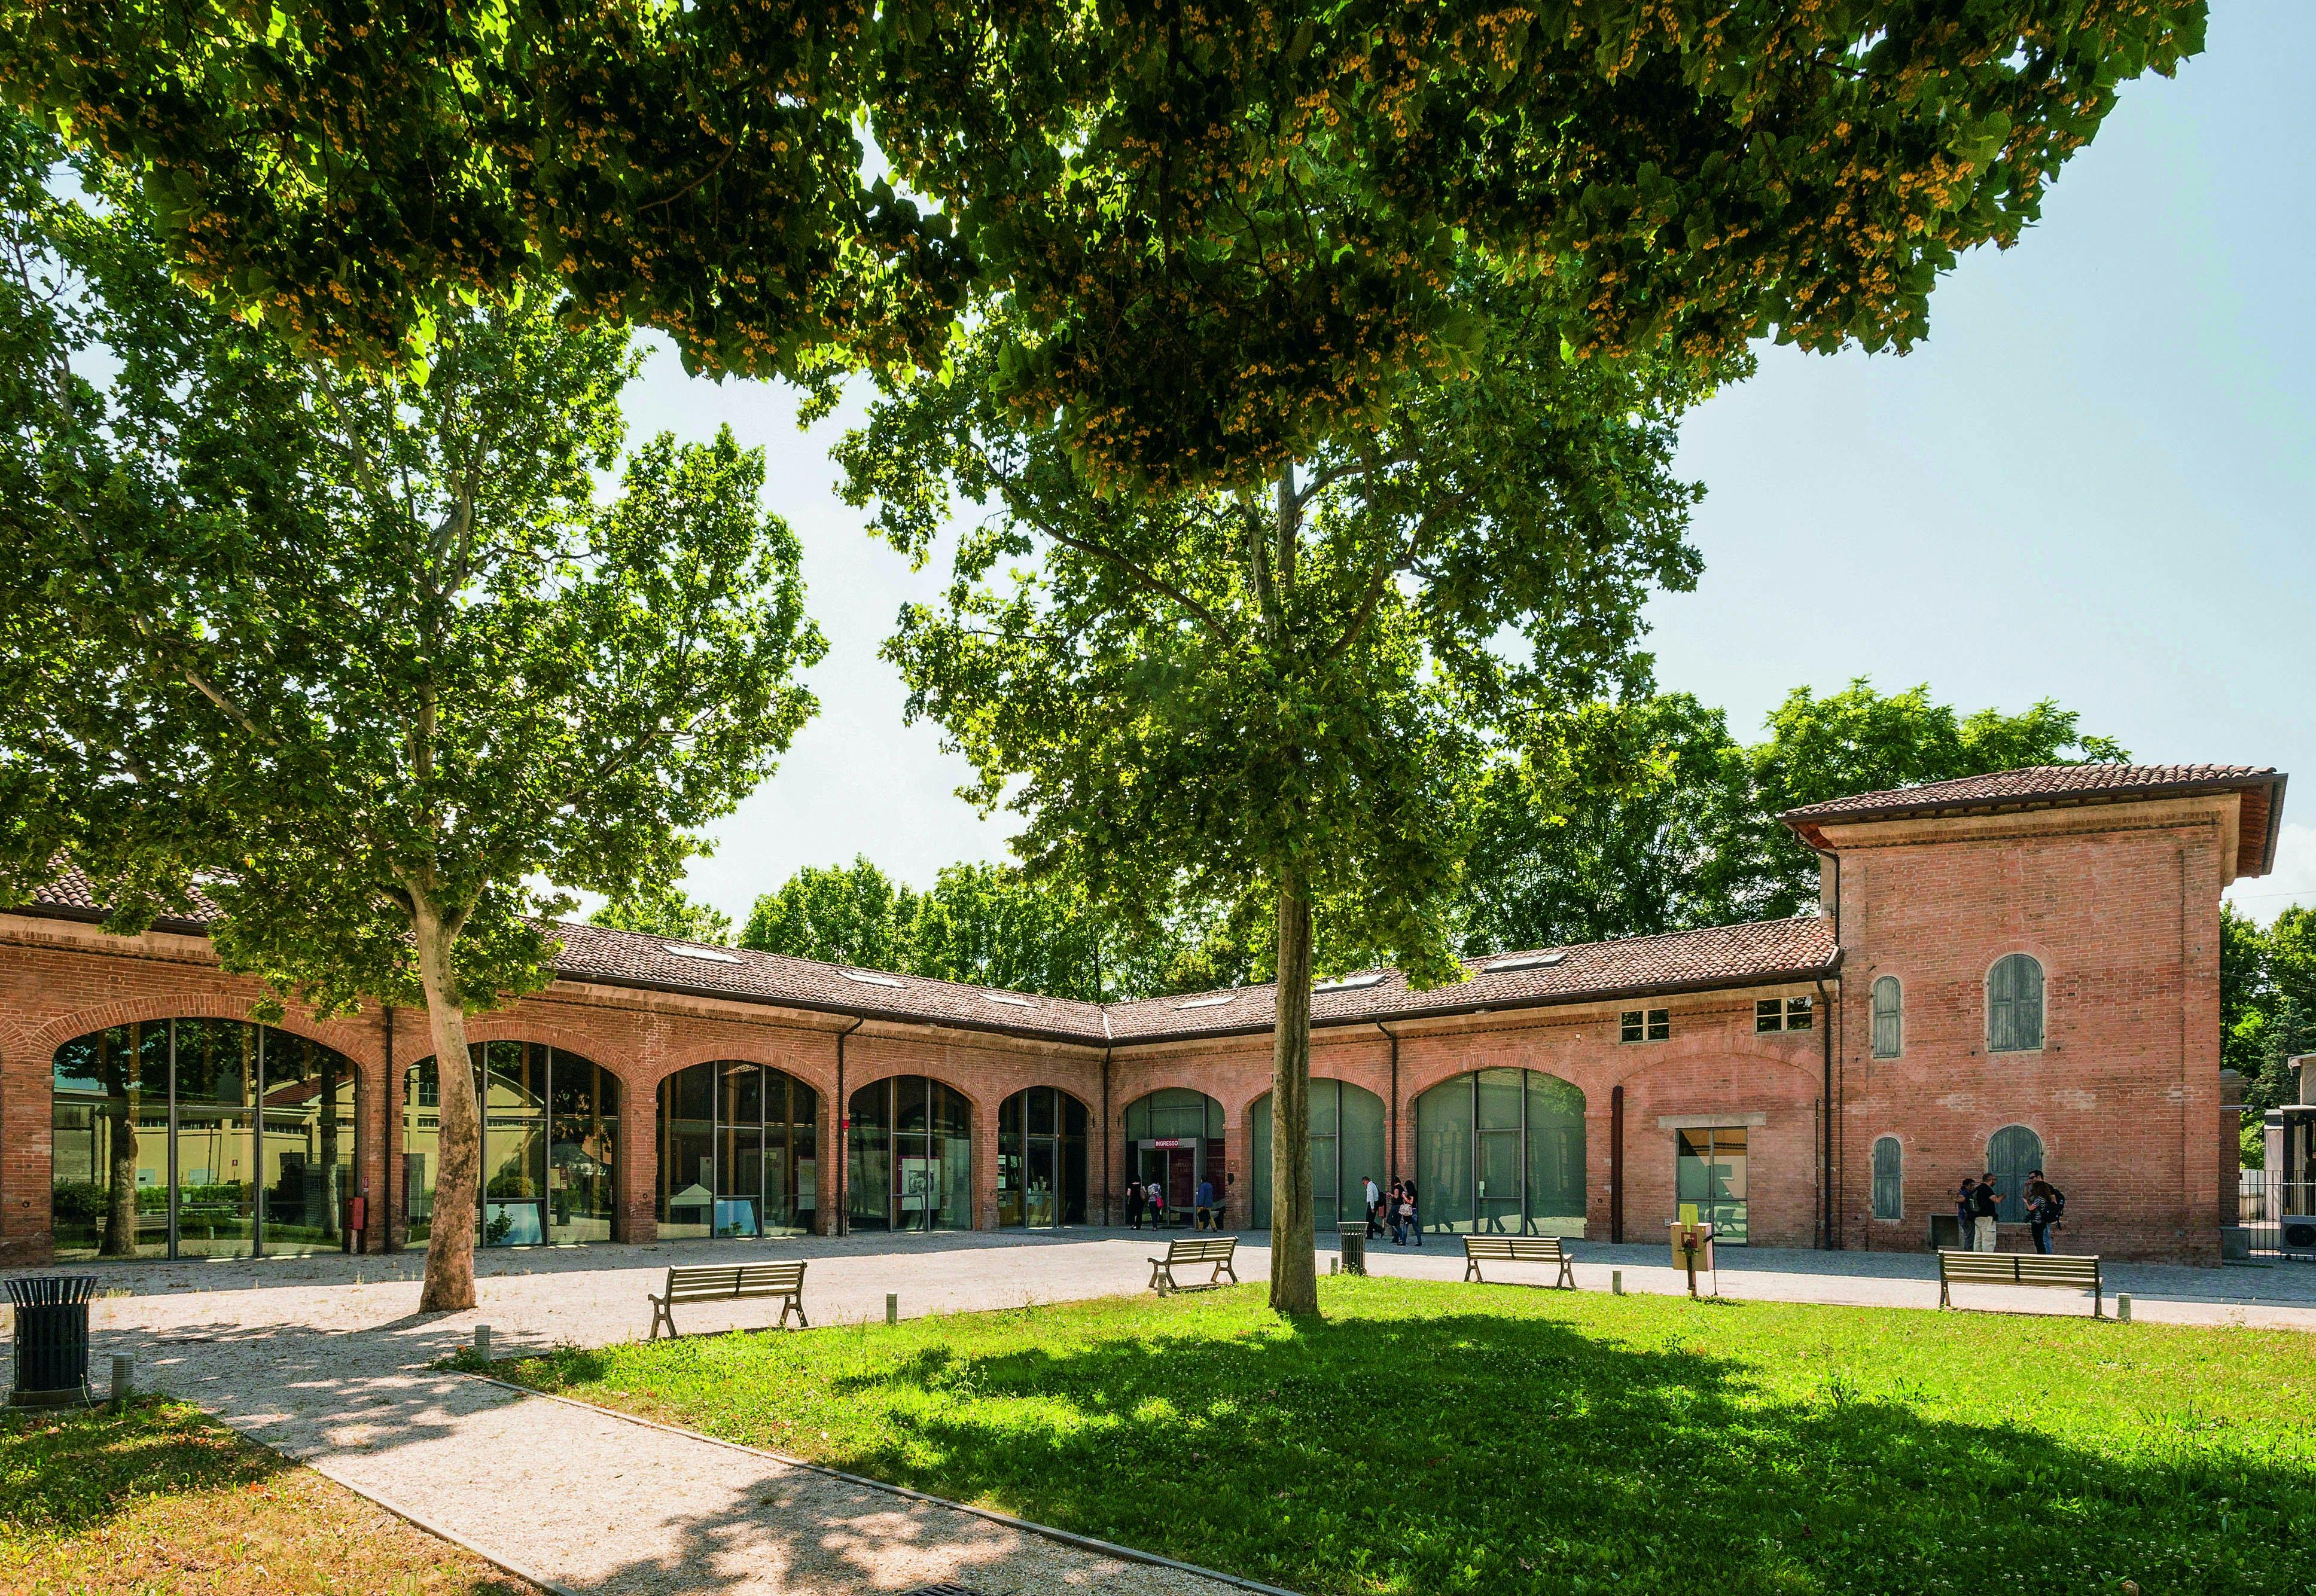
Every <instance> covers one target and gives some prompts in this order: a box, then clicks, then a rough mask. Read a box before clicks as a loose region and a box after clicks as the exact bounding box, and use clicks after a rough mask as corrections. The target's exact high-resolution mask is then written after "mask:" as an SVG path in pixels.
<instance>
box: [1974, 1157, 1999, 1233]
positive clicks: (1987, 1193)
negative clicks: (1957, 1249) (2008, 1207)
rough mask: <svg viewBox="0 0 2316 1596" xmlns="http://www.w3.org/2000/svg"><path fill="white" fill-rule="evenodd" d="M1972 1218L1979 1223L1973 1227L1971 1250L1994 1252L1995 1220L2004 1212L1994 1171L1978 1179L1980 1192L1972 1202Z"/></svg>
mask: <svg viewBox="0 0 2316 1596" xmlns="http://www.w3.org/2000/svg"><path fill="white" fill-rule="evenodd" d="M1970 1211H1971V1217H1972V1218H1973V1219H1976V1220H1977V1221H1978V1222H1977V1224H1976V1225H1975V1226H1974V1227H1973V1231H1974V1234H1973V1236H1972V1237H1971V1250H1972V1251H1973V1252H1979V1253H1991V1252H1992V1251H1993V1250H1994V1219H1995V1216H1996V1215H1998V1214H2000V1212H2001V1211H2002V1193H2000V1192H1998V1191H1996V1190H1995V1189H1994V1171H1992V1170H1991V1169H1990V1170H1988V1171H1987V1172H1986V1173H1985V1174H1984V1175H1980V1176H1979V1177H1978V1190H1977V1192H1975V1193H1973V1195H1972V1197H1971V1200H1970Z"/></svg>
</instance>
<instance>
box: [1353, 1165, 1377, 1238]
mask: <svg viewBox="0 0 2316 1596" xmlns="http://www.w3.org/2000/svg"><path fill="white" fill-rule="evenodd" d="M1359 1184H1360V1185H1361V1187H1363V1188H1364V1189H1365V1190H1366V1192H1367V1235H1368V1236H1370V1237H1376V1236H1381V1235H1382V1234H1383V1227H1382V1226H1381V1225H1379V1224H1377V1223H1376V1220H1377V1219H1380V1218H1381V1217H1382V1214H1383V1192H1382V1189H1381V1188H1380V1187H1378V1186H1377V1185H1376V1178H1375V1176H1373V1175H1369V1176H1367V1179H1366V1180H1364V1181H1361V1182H1360V1183H1359Z"/></svg>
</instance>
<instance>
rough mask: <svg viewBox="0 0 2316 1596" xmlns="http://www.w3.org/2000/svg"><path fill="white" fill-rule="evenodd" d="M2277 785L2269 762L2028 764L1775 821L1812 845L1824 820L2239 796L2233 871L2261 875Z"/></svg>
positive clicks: (2275, 815) (2278, 814)
mask: <svg viewBox="0 0 2316 1596" xmlns="http://www.w3.org/2000/svg"><path fill="white" fill-rule="evenodd" d="M2284 784H2285V777H2284V775H2283V773H2282V772H2280V771H2278V770H2277V769H2276V767H2274V766H2270V765H2029V766H2024V767H2020V768H2018V769H2016V770H1996V771H1991V772H1989V773H1988V774H1986V775H1984V776H1959V777H1956V778H1955V780H1953V781H1942V782H1925V783H1923V784H1922V785H1920V786H1913V787H1894V788H1892V789H1891V790H1889V791H1887V792H1883V793H1857V794H1851V795H1850V796H1848V797H1847V798H1830V799H1828V800H1826V801H1825V802H1822V803H1806V804H1804V805H1803V806H1802V807H1800V808H1799V809H1789V810H1787V811H1786V812H1785V813H1784V814H1783V815H1781V816H1779V817H1778V818H1779V819H1780V820H1784V821H1785V822H1786V825H1788V826H1790V827H1792V828H1793V829H1795V831H1798V832H1800V833H1802V834H1803V835H1804V837H1808V838H1811V840H1813V841H1814V840H1817V838H1814V837H1813V836H1812V833H1813V832H1814V831H1815V829H1816V828H1817V827H1818V826H1819V825H1820V824H1822V823H1824V822H1828V821H1832V822H1841V821H1852V820H1898V819H1903V818H1913V817H1921V816H1929V815H1936V814H1946V813H1958V812H1964V811H1973V810H1994V811H2000V810H2017V809H2042V808H2049V807H2053V806H2054V805H2058V804H2071V803H2116V802H2130V801H2132V800H2134V799H2139V800H2148V799H2157V798H2184V797H2193V796H2196V795H2200V794H2207V793H2240V794H2243V795H2244V800H2245V802H2244V810H2243V823H2242V826H2241V828H2240V830H2241V837H2240V844H2239V847H2238V858H2237V865H2236V873H2238V874H2240V875H2265V874H2267V872H2268V871H2269V870H2271V869H2272V868H2274V867H2275V864H2276V833H2277V830H2278V828H2279V824H2280V822H2281V821H2282V819H2283V814H2284V806H2283V797H2284Z"/></svg>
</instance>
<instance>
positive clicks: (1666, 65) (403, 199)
mask: <svg viewBox="0 0 2316 1596" xmlns="http://www.w3.org/2000/svg"><path fill="white" fill-rule="evenodd" d="M2204 21H2205V6H2204V4H2203V0H2089V3H2087V4H2080V5H2074V6H2070V7H2066V8H2063V10H2058V9H2054V8H2052V7H2046V6H2031V5H2016V6H2001V5H1971V6H1951V5H1949V6H1924V5H1920V4H1911V3H1909V0H1858V3H1857V4H1846V5H1837V6H1816V7H1804V8H1795V7H1781V6H1771V5H1741V4H1732V3H1731V0H1663V3H1661V4H1651V5H1647V6H1630V5H1590V6H1576V5H1553V6H1547V7H1544V8H1530V9H1527V10H1519V9H1514V10H1506V9H1505V8H1503V7H1501V6H1499V5H1495V4H1490V3H1489V0H1439V4H1430V5H1426V6H1423V7H1421V8H1411V7H1408V6H1406V5H1403V4H1398V3H1397V0H1351V3H1349V4H1345V3H1343V0H1326V3H1325V4H1321V3H1319V0H1293V3H1288V4H1260V5H1257V4H1246V3H1244V0H1225V3H1223V4H1212V5H1207V6H1203V7H1185V6H1179V5H1150V6H1118V7H1108V8H1096V9H1094V10H1091V11H1089V10H1086V9H1084V8H1076V7H1016V8H1011V9H1009V10H1007V11H1005V12H1003V13H988V12H984V11H983V10H980V9H976V8H973V7H958V6H949V5H940V4H932V3H931V0H897V3H895V4H881V5H872V4H867V3H866V0H693V3H690V4H681V5H677V4H654V3H651V0H625V3H622V4H613V5H608V6H600V7H583V8H574V7H566V6H553V5H548V4H543V3H542V0H506V3H504V4H494V5H489V6H481V7H443V6H441V5H432V4H398V3H392V0H389V3H386V4H374V5H369V6H365V7H362V8H361V9H360V10H359V11H358V12H354V11H347V10H345V9H343V8H341V7H339V6H337V5H334V4H323V3H322V0H282V3H281V4H272V5H268V6H264V7H255V6H241V5H207V6H196V7H187V6H183V5H179V4H167V3H165V0H107V3H106V4H92V3H90V0H58V3H51V4H15V5H12V6H9V7H7V8H6V9H5V10H4V11H0V84H4V85H5V88H6V91H7V93H9V94H10V95H11V96H12V97H13V100H14V101H15V102H16V103H17V104H18V105H20V106H22V107H23V108H25V109H26V110H28V111H34V112H36V113H37V114H38V115H40V117H42V118H43V119H46V120H47V121H48V123H49V125H50V126H52V127H55V128H58V129H64V130H67V131H68V132H69V134H70V136H71V137H74V138H75V139H76V140H80V141H83V142H84V143H85V145H86V146H88V147H90V148H91V149H94V150H95V151H98V152H101V153H102V155H104V157H105V158H107V159H108V160H110V161H111V162H113V163H116V164H118V165H119V166H120V168H121V169H122V170H123V171H125V172H128V173H132V174H134V175H135V177H136V178H137V179H138V181H139V182H141V184H142V185H143V187H144V188H145V189H146V190H147V191H148V192H150V193H151V194H152V195H154V196H155V197H156V202H157V203H158V204H159V205H161V206H162V207H163V208H164V210H165V216H166V217H167V223H168V227H169V234H170V238H171V242H172V247H173V249H174V251H175V252H176V253H177V254H178V255H179V257H180V258H181V260H182V261H183V263H184V265H185V267H186V270H188V272H189V273H190V275H191V277H192V280H194V281H195V282H197V283H198V284H199V285H200V287H201V288H203V289H204V290H205V291H211V292H215V293H217V294H218V295H220V296H222V297H225V298H227V299H228V300H230V301H231V302H232V303H234V304H236V305H239V306H244V307H245V308H249V309H253V310H261V311H262V312H263V315H265V316H266V317H267V318H268V319H269V320H271V321H273V322H275V323H277V324H280V325H281V327H283V328H284V329H285V330H286V331H287V332H288V333H289V334H290V336H291V337H292V338H293V339H294V340H296V341H298V342H299V343H300V344H301V346H304V347H307V348H310V349H313V350H317V351H323V352H343V353H345V354H348V355H350V356H352V357H355V358H360V359H370V360H377V359H384V358H387V356H388V355H389V354H390V353H391V352H392V351H394V350H397V349H400V350H410V349H412V348H414V347H416V346H422V345H423V342H424V341H425V340H426V338H427V337H429V336H430V335H431V334H430V332H429V328H430V327H431V326H432V325H433V324H438V323H442V322H445V321H446V320H447V319H450V318H452V317H454V316H455V314H456V312H455V309H454V306H456V305H457V304H458V303H459V298H460V297H461V296H463V295H470V294H472V293H475V292H477V291H484V290H497V291H505V290H508V289H510V288H512V286H513V285H514V284H515V283H516V282H517V281H518V280H519V279H521V278H522V277H523V276H524V275H525V274H526V273H528V272H530V271H532V270H541V271H544V272H547V273H549V274H552V276H553V277H554V278H555V279H557V281H558V282H559V283H560V285H561V286H562V287H563V288H565V289H567V291H568V292H569V293H570V294H571V295H572V297H574V299H575V303H576V306H577V308H578V309H579V311H580V312H581V313H582V314H583V315H589V316H593V317H602V318H609V319H628V320H634V321H637V322H642V323H647V324H652V325H655V326H659V327H663V328H664V329H666V330H667V331H668V332H670V333H671V334H672V335H673V337H674V339H675V340H676V341H677V343H678V345H679V347H681V349H682V350H683V351H684V355H685V359H687V360H688V361H689V362H690V363H692V364H693V365H694V366H695V367H697V368H705V369H714V370H717V371H725V372H747V373H755V374H764V373H769V372H773V371H790V372H793V371H798V370H805V369H808V368H810V367H811V366H812V365H813V364H814V363H815V361H817V360H820V359H825V358H827V357H828V354H829V352H830V351H831V350H840V351H843V352H845V353H847V354H851V355H854V356H857V357H860V358H863V359H872V360H877V361H879V362H883V363H886V364H887V365H888V366H891V365H904V364H906V363H908V362H912V361H914V362H918V363H931V364H936V365H937V364H938V363H940V360H941V359H943V358H944V344H943V336H944V333H945V332H946V331H947V326H948V324H949V322H950V319H951V318H952V317H954V316H956V315H957V314H958V310H959V309H960V307H961V305H962V302H963V300H964V298H965V294H966V288H967V286H968V284H972V285H975V286H977V287H978V288H979V289H980V290H981V291H982V293H983V294H984V297H986V298H988V299H992V300H996V301H1002V303H1003V305H1004V306H1005V310H1006V316H1005V325H1006V327H1007V329H1008V331H1007V332H1006V333H1005V334H1004V337H1005V340H1006V359H1005V360H1004V361H1003V362H1002V363H1001V364H1000V365H999V366H998V367H997V368H994V369H993V370H992V371H991V372H990V373H989V376H990V377H991V378H992V379H993V380H994V381H996V382H998V383H999V384H1000V385H1001V386H1002V388H1003V390H1004V392H1005V394H1006V395H1007V398H1008V401H1009V403H1011V404H1012V405H1014V406H1015V407H1016V409H1017V411H1018V412H1020V413H1021V414H1023V415H1025V416H1029V415H1035V416H1040V417H1046V418H1050V419H1055V420H1056V422H1057V424H1058V425H1059V426H1060V427H1061V428H1062V429H1063V430H1064V432H1065V433H1066V434H1067V435H1068V436H1069V438H1070V439H1071V442H1072V446H1073V448H1074V449H1075V450H1076V451H1077V453H1078V455H1079V457H1080V458H1081V459H1082V461H1083V462H1084V463H1085V464H1086V465H1087V468H1088V470H1089V472H1090V473H1091V474H1092V475H1094V476H1096V477H1099V478H1100V479H1102V480H1105V481H1108V482H1111V483H1128V482H1133V483H1146V484H1152V485H1160V486H1163V485H1170V484H1171V485H1184V484H1189V483H1201V482H1219V483H1236V484H1240V485H1243V484H1245V483H1250V482H1252V481H1255V480H1268V479H1270V478H1273V477H1275V476H1276V475H1277V474H1278V472H1279V471H1280V470H1281V469H1283V468H1284V467H1285V466H1286V465H1287V463H1288V462H1290V461H1292V460H1295V459H1297V458H1300V457H1305V456H1312V455H1315V453H1316V452H1318V451H1320V450H1322V449H1323V448H1326V447H1328V446H1329V445H1330V444H1331V442H1332V439H1334V437H1335V435H1336V433H1337V431H1338V430H1339V429H1340V428H1341V427H1342V426H1343V425H1344V424H1345V423H1346V422H1347V421H1353V420H1364V421H1370V422H1371V421H1376V420H1378V419H1380V418H1381V417H1382V416H1383V415H1385V413H1386V412H1388V411H1389V409H1390V408H1391V407H1392V406H1393V405H1394V404H1396V403H1398V400H1399V388H1400V385H1401V383H1402V382H1403V380H1405V379H1406V378H1408V377H1411V376H1418V375H1422V374H1436V373H1438V372H1439V371H1441V370H1443V369H1445V368H1448V367H1451V366H1454V365H1456V364H1460V362H1461V361H1462V360H1463V359H1464V358H1465V351H1466V350H1467V348H1468V344H1467V339H1468V335H1469V323H1468V321H1467V320H1466V318H1465V310H1466V307H1465V306H1464V305H1463V304H1462V302H1461V300H1460V297H1459V295H1458V292H1457V288H1456V283H1457V279H1458V277H1459V274H1460V273H1461V272H1462V271H1463V270H1465V266H1466V264H1467V262H1468V257H1469V256H1471V255H1472V254H1474V253H1476V254H1477V255H1478V256H1479V257H1480V258H1482V260H1483V262H1484V269H1485V270H1487V271H1488V272H1489V273H1490V274H1491V275H1492V278H1493V279H1494V280H1495V282H1496V283H1497V285H1498V286H1499V287H1501V288H1505V289H1507V290H1508V291H1517V292H1520V293H1522V294H1524V295H1528V296H1530V297H1531V299H1532V304H1533V306H1535V307H1537V308H1539V309H1543V308H1545V307H1550V310H1551V314H1553V315H1555V316H1556V317H1557V318H1558V319H1559V322H1560V324H1559V326H1558V328H1557V331H1560V332H1565V333H1566V334H1567V335H1568V336H1569V338H1570V340H1571V343H1572V349H1574V350H1576V351H1577V352H1579V353H1580V354H1583V355H1587V356H1589V355H1591V354H1594V353H1609V354H1629V353H1637V352H1645V353H1658V352H1661V351H1665V350H1677V351H1679V354H1680V355H1681V356H1682V357H1683V358H1686V359H1695V360H1697V361H1699V362H1701V363H1705V364H1706V365H1710V364H1712V363H1713V362H1715V361H1718V360H1722V359H1727V358H1729V357H1730V356H1732V355H1733V353H1734V352H1736V351H1737V350H1740V349H1741V348H1742V346H1743V345H1744V344H1745V343H1746V341H1748V340H1750V339H1753V338H1756V337H1760V336H1767V335H1770V334H1774V335H1775V336H1777V337H1778V338H1779V339H1781V340H1783V341H1791V342H1797V343H1800V344H1802V345H1804V347H1807V348H1812V349H1828V348H1832V347H1836V346H1839V345H1840V344H1843V343H1845V342H1848V341H1852V340H1856V341H1859V342H1861V343H1864V344H1866V345H1867V346H1868V347H1875V348H1879V347H1884V346H1889V345H1894V346H1897V347H1901V348H1902V347H1904V346H1906V345H1907V344H1909V343H1911V341H1913V340H1914V339H1916V338H1918V337H1919V336H1920V334H1921V332H1922V329H1923V326H1924V324H1925V320H1926V316H1927V303H1928V297H1929V291H1930V288H1931V287H1932V286H1933V284H1934V282H1935V280H1936V279H1937V274H1938V273H1940V272H1941V271H1944V270H1948V269H1949V268H1951V267H1952V266H1953V264H1954V263H1955V260H1956V258H1957V257H1958V256H1959V254H1960V253H1961V252H1963V251H1964V250H1966V249H1969V248H1971V247H1973V246H1974V245H1977V244H1985V243H1992V244H1998V245H2001V246H2008V245H2009V244H2013V243H2015V242H2017V240H2018V238H2019V236H2020V235H2021V234H2022V232H2023V231H2024V229H2025V228H2026V227H2027V226H2028V225H2030V224H2031V223H2032V222H2033V221H2034V220H2035V218H2036V217H2037V216H2038V215H2039V214H2040V209H2041V204H2042V198H2043V194H2044V191H2045V189H2046V188H2047V187H2048V185H2049V183H2050V182H2051V181H2052V180H2053V178H2054V177H2055V175H2056V174H2057V173H2058V171H2059V169H2060V168H2061V166H2062V164H2063V163H2064V161H2065V160H2066V158H2067V157H2068V156H2069V155H2071V154H2072V153H2073V152H2074V151H2076V150H2077V149H2079V148H2080V147H2081V146H2083V145H2084V144H2086V143H2088V142H2089V139H2090V138H2091V137H2092V136H2093V135H2094V134H2095V133H2096V132H2097V130H2098V127H2099V125H2100V123H2101V121H2102V120H2103V119H2104V118H2105V117H2106V115H2107V112H2108V111H2110V110H2111V109H2112V108H2113V106H2114V104H2115V102H2116V93H2117V90H2118V88H2119V86H2120V85H2121V84H2123V83H2124V82H2126V81H2128V80H2130V79H2132V78H2134V77H2136V76H2138V75H2141V74H2142V73H2144V72H2148V71H2153V72H2158V73H2163V74H2167V75H2168V74H2169V73H2170V72H2172V71H2173V70H2175V69H2176V67H2177V66H2178V63H2179V62H2180V61H2181V60H2182V59H2183V58H2186V57H2187V56H2190V55H2192V54H2194V53H2195V52H2196V50H2198V49H2201V48H2202V45H2203V32H2204ZM857 125H866V126H868V127H869V128H870V129H872V130H873V133H874V136H875V138H876V140H877V145H878V147H879V148H880V150H881V151H882V153H883V155H885V156H886V158H887V159H888V160H889V161H890V163H891V165H892V168H893V171H894V173H895V175H896V176H897V177H898V178H899V179H900V180H902V182H904V184H905V186H906V187H907V188H908V190H909V191H912V192H913V193H915V194H918V195H922V196H924V197H926V199H927V200H928V202H929V205H930V207H931V209H930V210H929V211H928V212H925V213H921V212H920V211H919V209H918V208H917V207H916V206H915V205H914V204H913V203H912V202H911V201H909V200H908V199H904V198H901V197H899V196H898V195H896V193H895V191H894V189H893V188H892V187H891V186H890V185H889V184H887V183H886V182H885V181H884V180H882V179H877V180H873V181H864V177H863V173H862V166H863V160H862V156H863V151H862V149H861V146H860V143H859V141H858V139H857V137H856V135H855V128H856V126H857Z"/></svg>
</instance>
